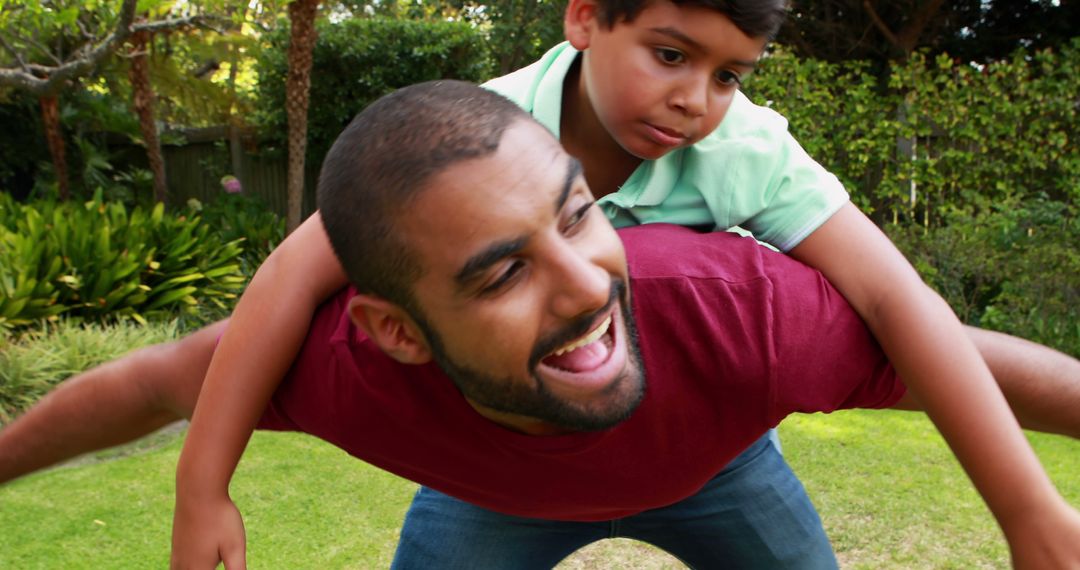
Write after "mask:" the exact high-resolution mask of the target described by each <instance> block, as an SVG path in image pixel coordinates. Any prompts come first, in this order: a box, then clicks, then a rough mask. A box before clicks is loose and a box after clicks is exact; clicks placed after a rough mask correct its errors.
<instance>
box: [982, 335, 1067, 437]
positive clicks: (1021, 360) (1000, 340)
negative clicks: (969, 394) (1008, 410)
mask: <svg viewBox="0 0 1080 570" xmlns="http://www.w3.org/2000/svg"><path fill="white" fill-rule="evenodd" d="M966 328H967V330H968V335H969V337H970V338H971V340H972V341H974V343H975V346H976V347H977V348H978V349H979V352H980V353H981V354H982V357H983V359H984V360H986V364H987V365H988V366H989V367H990V372H991V373H993V375H994V378H996V379H997V382H998V385H999V386H1001V391H1002V392H1003V393H1004V394H1005V399H1007V400H1008V401H1009V406H1010V407H1012V410H1013V413H1014V414H1015V415H1016V417H1017V419H1019V420H1020V424H1021V425H1022V426H1024V427H1025V428H1027V429H1033V430H1038V431H1045V432H1050V433H1058V434H1063V435H1067V436H1070V437H1075V438H1080V360H1077V359H1075V358H1073V357H1071V356H1068V355H1066V354H1063V353H1061V352H1058V351H1056V350H1054V349H1052V348H1048V347H1046V346H1043V345H1041V344H1036V343H1034V342H1030V341H1027V340H1024V339H1021V338H1017V337H1014V336H1010V335H1007V334H1003V333H999V332H994V331H988V330H983V329H978V328H975V327H966Z"/></svg>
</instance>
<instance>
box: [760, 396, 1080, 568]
mask: <svg viewBox="0 0 1080 570" xmlns="http://www.w3.org/2000/svg"><path fill="white" fill-rule="evenodd" d="M780 433H781V441H782V443H783V445H784V452H785V457H786V458H787V460H788V462H789V463H790V464H791V465H792V467H793V468H794V469H795V471H796V473H797V474H798V475H799V478H800V479H802V481H803V483H804V485H805V486H806V488H807V491H808V492H809V493H810V496H811V498H812V499H813V500H814V503H815V504H816V505H817V507H818V511H819V512H820V513H821V516H822V520H823V521H824V523H825V528H826V531H827V532H828V533H829V537H830V539H831V540H832V541H833V545H834V547H835V548H836V550H837V556H838V558H839V559H840V560H841V562H842V565H843V567H844V568H874V569H877V568H897V569H900V568H928V567H932V568H1007V567H1008V566H1009V563H1008V560H1009V559H1008V550H1007V546H1006V544H1005V540H1004V538H1003V536H1002V535H1001V533H1000V531H999V529H998V527H997V525H996V523H995V522H994V519H993V517H992V516H991V514H990V512H989V510H988V509H987V508H986V506H985V504H984V503H983V502H982V499H981V498H980V497H979V496H978V494H977V493H976V492H975V490H974V488H973V487H972V485H971V483H970V481H969V480H968V479H967V476H966V475H965V474H964V472H963V470H962V469H961V468H960V465H959V464H958V463H957V461H956V459H955V458H954V457H953V456H952V453H951V452H950V450H949V449H948V447H947V446H946V445H945V443H944V441H943V440H942V439H941V437H940V436H939V435H938V433H937V431H936V430H935V429H934V426H933V424H931V423H930V421H929V420H928V419H927V418H926V417H925V416H924V415H922V414H919V413H911V412H900V411H873V410H858V411H844V412H839V413H836V414H831V415H823V414H818V415H813V416H792V417H791V418H788V419H787V420H785V422H784V423H783V424H782V426H781V429H780ZM1028 437H1029V440H1030V441H1032V444H1033V447H1034V448H1035V450H1036V453H1038V454H1039V456H1040V458H1041V459H1042V461H1043V463H1044V465H1045V467H1046V468H1047V471H1048V473H1049V474H1050V476H1051V478H1052V479H1053V480H1054V482H1055V483H1056V484H1057V486H1058V488H1059V489H1060V490H1061V491H1062V494H1063V495H1064V496H1065V497H1066V499H1067V500H1069V501H1070V502H1071V504H1073V505H1074V506H1080V475H1078V474H1080V442H1078V441H1076V440H1071V439H1068V438H1065V437H1060V436H1051V435H1046V434H1029V436H1028Z"/></svg>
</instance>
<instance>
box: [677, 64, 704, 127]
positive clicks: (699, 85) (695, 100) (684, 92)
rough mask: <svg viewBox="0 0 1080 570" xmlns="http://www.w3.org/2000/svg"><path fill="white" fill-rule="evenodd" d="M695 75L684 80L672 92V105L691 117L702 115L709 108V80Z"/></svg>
mask: <svg viewBox="0 0 1080 570" xmlns="http://www.w3.org/2000/svg"><path fill="white" fill-rule="evenodd" d="M696 75H697V74H695V76H692V77H689V78H687V79H686V81H684V82H682V84H681V85H679V86H678V88H676V89H675V91H673V92H672V94H671V106H672V107H675V108H676V109H678V110H679V111H681V112H682V113H683V114H685V115H687V116H690V117H701V116H703V115H704V114H705V112H706V111H707V110H708V105H709V81H708V78H706V79H704V80H703V79H702V78H701V77H697V76H696Z"/></svg>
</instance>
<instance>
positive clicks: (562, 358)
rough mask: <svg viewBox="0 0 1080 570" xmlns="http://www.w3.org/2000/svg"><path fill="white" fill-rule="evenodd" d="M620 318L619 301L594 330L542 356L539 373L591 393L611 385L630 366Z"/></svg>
mask: <svg viewBox="0 0 1080 570" xmlns="http://www.w3.org/2000/svg"><path fill="white" fill-rule="evenodd" d="M620 320H621V316H620V312H619V308H618V305H617V304H616V306H615V307H614V308H613V310H612V311H611V312H610V313H609V314H608V316H607V317H605V318H604V319H602V320H601V321H600V322H599V323H598V324H597V325H596V326H595V327H593V328H592V330H590V331H589V332H587V333H585V334H584V335H582V336H580V337H578V338H576V339H574V340H572V341H570V342H568V343H566V344H564V345H562V346H560V347H559V348H557V349H555V350H553V351H551V352H550V353H549V354H548V355H547V356H545V357H544V358H542V359H541V360H540V362H539V365H538V366H537V372H538V373H540V374H541V375H542V376H543V377H545V378H547V379H549V380H551V381H554V382H556V383H558V384H561V385H563V386H566V387H567V388H569V389H571V390H584V391H587V392H591V391H594V390H596V389H603V388H605V387H607V386H608V385H609V384H610V383H611V381H612V380H614V379H615V378H616V377H618V376H619V374H620V373H621V372H622V370H623V368H624V367H625V365H626V347H625V343H623V342H621V340H620V338H619V336H620V335H617V334H616V331H617V330H618V328H619V324H620ZM550 387H552V386H549V388H550Z"/></svg>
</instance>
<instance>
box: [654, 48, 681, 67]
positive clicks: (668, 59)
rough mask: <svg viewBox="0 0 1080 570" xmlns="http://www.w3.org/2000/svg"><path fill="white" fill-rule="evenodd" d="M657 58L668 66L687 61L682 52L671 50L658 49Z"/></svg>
mask: <svg viewBox="0 0 1080 570" xmlns="http://www.w3.org/2000/svg"><path fill="white" fill-rule="evenodd" d="M656 57H657V59H659V60H660V61H662V62H663V63H665V64H667V65H677V64H680V63H682V62H683V60H684V59H686V56H684V55H683V53H682V52H681V51H679V50H677V49H671V48H656Z"/></svg>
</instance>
